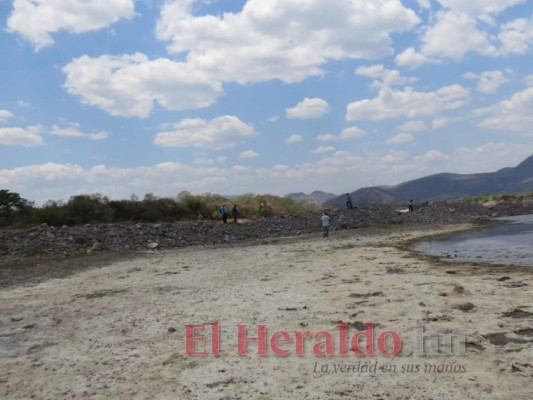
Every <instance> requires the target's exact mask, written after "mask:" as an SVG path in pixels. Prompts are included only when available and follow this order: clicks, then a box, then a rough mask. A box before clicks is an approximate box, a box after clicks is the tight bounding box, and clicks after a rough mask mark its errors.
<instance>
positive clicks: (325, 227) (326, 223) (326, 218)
mask: <svg viewBox="0 0 533 400" xmlns="http://www.w3.org/2000/svg"><path fill="white" fill-rule="evenodd" d="M320 220H321V221H322V234H323V237H325V238H327V237H329V224H330V217H329V215H328V213H327V212H326V210H324V212H323V213H322V217H320Z"/></svg>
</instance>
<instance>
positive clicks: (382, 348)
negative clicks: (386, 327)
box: [378, 331, 402, 357]
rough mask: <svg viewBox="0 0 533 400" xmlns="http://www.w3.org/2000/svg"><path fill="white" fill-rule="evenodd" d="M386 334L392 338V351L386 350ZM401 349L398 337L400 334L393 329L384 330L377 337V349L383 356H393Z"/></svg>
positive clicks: (400, 340)
mask: <svg viewBox="0 0 533 400" xmlns="http://www.w3.org/2000/svg"><path fill="white" fill-rule="evenodd" d="M387 336H390V338H391V340H392V351H390V352H388V351H387ZM401 349H402V339H401V338H400V335H398V334H397V333H396V332H393V331H386V332H383V333H382V334H381V335H379V337H378V350H379V352H380V353H381V354H383V355H384V356H385V357H392V356H395V355H396V354H398V353H399V352H400V350H401Z"/></svg>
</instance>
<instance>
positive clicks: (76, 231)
mask: <svg viewBox="0 0 533 400" xmlns="http://www.w3.org/2000/svg"><path fill="white" fill-rule="evenodd" d="M530 213H533V201H529V202H527V201H523V202H520V203H499V204H488V205H485V206H483V205H478V204H466V203H444V202H443V203H432V204H415V209H414V211H413V212H406V210H401V209H399V208H398V207H391V206H384V205H374V206H364V207H359V208H354V209H353V210H347V209H339V210H332V211H331V216H332V228H333V230H341V229H357V228H362V227H368V226H376V225H388V224H418V225H424V224H426V225H434V224H454V223H465V222H475V221H483V220H488V219H490V218H492V217H497V216H505V215H518V214H530ZM319 231H320V212H308V213H302V214H297V215H287V216H274V217H269V218H263V219H259V220H253V221H245V222H243V223H239V224H233V223H228V224H222V223H221V222H215V221H197V222H176V223H156V224H148V223H136V224H95V225H83V226H63V227H53V226H47V225H46V224H43V225H39V226H36V227H33V228H30V229H24V230H20V229H4V230H1V231H0V260H2V259H8V258H18V257H27V256H30V257H31V256H42V255H65V256H67V255H73V254H80V253H86V252H98V251H111V252H124V251H137V250H159V249H170V248H179V247H186V246H198V245H212V244H233V243H239V242H245V241H250V240H258V239H259V240H264V239H269V238H276V237H282V236H299V235H303V234H306V233H313V232H316V233H318V232H319Z"/></svg>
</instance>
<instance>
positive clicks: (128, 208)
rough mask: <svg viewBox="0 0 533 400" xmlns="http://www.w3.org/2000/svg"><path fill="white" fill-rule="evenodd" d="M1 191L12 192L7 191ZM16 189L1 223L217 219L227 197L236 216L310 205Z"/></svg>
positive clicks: (268, 198)
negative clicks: (35, 200) (48, 195)
mask: <svg viewBox="0 0 533 400" xmlns="http://www.w3.org/2000/svg"><path fill="white" fill-rule="evenodd" d="M4 192H6V193H8V194H9V195H12V193H10V192H9V191H4ZM15 195H16V196H11V197H10V199H11V198H17V199H18V200H19V203H18V204H17V205H16V206H15V205H13V204H10V205H6V207H4V208H3V210H4V212H3V213H2V212H0V226H12V227H25V226H28V225H35V224H42V223H46V224H48V225H53V226H62V225H79V224H92V223H115V222H132V223H133V222H173V221H191V220H202V219H207V220H216V219H220V218H221V215H220V212H219V208H220V205H221V204H222V203H226V207H227V208H228V211H229V212H230V214H231V209H232V208H233V205H234V204H237V208H238V210H239V217H240V218H247V219H255V218H258V217H261V216H268V215H280V214H294V213H299V212H303V211H309V210H311V209H313V206H311V205H308V204H306V203H303V202H296V201H294V200H292V199H290V198H287V197H280V196H273V195H255V194H251V193H249V194H244V195H242V196H239V197H237V198H231V199H229V198H226V197H224V196H221V195H218V194H211V193H205V194H201V195H193V194H191V193H188V192H182V193H180V194H179V195H178V196H177V197H176V198H166V197H156V196H154V195H152V194H146V195H145V196H144V198H143V199H142V200H140V199H139V198H137V197H136V196H132V197H131V198H130V199H129V200H110V199H109V198H107V197H106V196H102V195H101V194H98V193H97V194H84V195H77V196H73V197H71V198H70V199H69V200H68V201H67V202H60V201H53V200H51V201H48V202H46V203H45V204H44V205H43V206H42V207H35V206H34V205H33V204H32V203H31V202H28V201H27V200H25V199H21V198H20V197H17V196H18V195H17V194H15ZM1 210H2V209H0V211H1ZM230 217H231V216H230ZM0 250H1V249H0ZM28 253H31V249H28Z"/></svg>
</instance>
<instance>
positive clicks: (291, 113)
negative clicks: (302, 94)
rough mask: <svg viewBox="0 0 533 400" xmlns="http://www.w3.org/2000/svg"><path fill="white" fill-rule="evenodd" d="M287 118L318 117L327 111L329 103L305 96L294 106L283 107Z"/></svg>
mask: <svg viewBox="0 0 533 400" xmlns="http://www.w3.org/2000/svg"><path fill="white" fill-rule="evenodd" d="M285 112H286V113H287V118H298V119H312V118H320V117H322V116H323V115H325V114H327V113H328V112H329V104H328V102H327V101H325V100H322V99H319V98H316V97H315V98H312V99H310V98H309V97H306V98H305V99H303V100H302V101H301V102H299V103H298V104H297V105H296V106H295V107H292V108H287V109H285Z"/></svg>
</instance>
